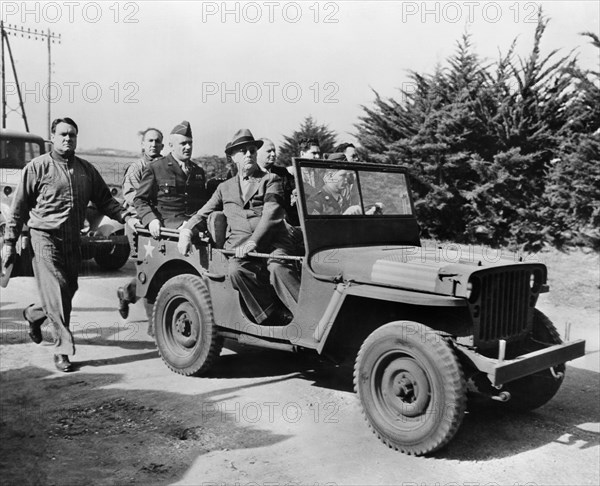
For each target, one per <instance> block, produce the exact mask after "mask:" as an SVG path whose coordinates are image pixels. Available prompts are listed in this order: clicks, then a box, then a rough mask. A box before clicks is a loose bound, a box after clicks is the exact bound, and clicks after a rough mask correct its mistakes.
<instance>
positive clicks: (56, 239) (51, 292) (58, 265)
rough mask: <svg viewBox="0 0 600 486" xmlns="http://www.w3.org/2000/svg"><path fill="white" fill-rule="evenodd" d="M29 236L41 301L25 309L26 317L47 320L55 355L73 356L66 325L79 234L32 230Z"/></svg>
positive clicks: (77, 261)
mask: <svg viewBox="0 0 600 486" xmlns="http://www.w3.org/2000/svg"><path fill="white" fill-rule="evenodd" d="M65 226H66V225H65ZM30 234H31V246H32V253H33V261H32V264H33V275H34V277H35V282H36V285H37V288H38V292H39V298H40V302H39V303H35V304H33V305H32V306H30V307H29V308H28V311H27V312H28V317H29V318H30V320H32V321H36V322H41V321H43V320H44V318H46V319H48V320H49V321H50V323H51V324H52V330H53V334H54V349H53V351H54V353H55V354H69V355H73V354H75V343H74V341H73V335H72V334H71V331H70V330H69V325H70V320H71V310H72V302H73V296H74V295H75V292H76V291H77V289H78V283H77V279H78V277H79V267H80V265H81V246H80V240H79V234H78V233H73V230H72V229H70V228H67V227H65V228H64V229H59V230H52V231H46V230H36V229H33V228H31V229H30Z"/></svg>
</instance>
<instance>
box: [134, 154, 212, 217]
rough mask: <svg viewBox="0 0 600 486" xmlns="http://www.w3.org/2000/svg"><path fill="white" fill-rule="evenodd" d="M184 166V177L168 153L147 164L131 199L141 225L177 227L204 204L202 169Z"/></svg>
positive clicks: (204, 191)
mask: <svg viewBox="0 0 600 486" xmlns="http://www.w3.org/2000/svg"><path fill="white" fill-rule="evenodd" d="M186 166H187V171H188V173H187V174H186V173H185V172H184V171H183V169H182V168H181V167H180V165H179V162H178V161H177V160H176V159H175V158H174V157H173V156H172V155H171V154H169V155H167V156H166V157H161V158H159V159H156V160H154V161H152V162H151V163H150V164H149V165H148V167H147V168H146V170H145V171H144V174H143V175H142V180H141V181H140V185H139V187H138V190H137V193H136V195H135V198H134V204H135V209H136V212H137V216H138V219H139V220H140V221H141V222H142V224H143V225H144V226H148V224H149V223H150V221H152V220H154V219H159V220H160V223H161V226H165V227H167V228H178V227H179V226H180V225H181V224H182V223H184V222H185V221H187V220H188V219H189V218H190V217H191V216H192V215H193V214H195V213H196V211H198V209H200V208H201V207H202V206H203V205H204V204H205V203H206V201H207V199H208V194H207V192H206V175H205V173H204V169H203V168H202V167H200V166H198V165H196V164H194V163H192V162H188V163H187V164H186Z"/></svg>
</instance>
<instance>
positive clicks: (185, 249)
mask: <svg viewBox="0 0 600 486" xmlns="http://www.w3.org/2000/svg"><path fill="white" fill-rule="evenodd" d="M177 249H178V250H179V253H181V254H182V255H183V256H188V255H190V254H191V253H192V252H193V247H192V230H189V229H182V230H179V240H178V241H177Z"/></svg>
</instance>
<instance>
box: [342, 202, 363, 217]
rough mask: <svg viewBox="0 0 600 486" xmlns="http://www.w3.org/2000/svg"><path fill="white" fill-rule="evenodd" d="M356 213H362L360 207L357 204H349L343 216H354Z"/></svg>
mask: <svg viewBox="0 0 600 486" xmlns="http://www.w3.org/2000/svg"><path fill="white" fill-rule="evenodd" d="M357 214H362V209H360V206H359V205H358V204H356V205H354V206H350V207H349V208H348V209H346V211H344V216H356V215H357Z"/></svg>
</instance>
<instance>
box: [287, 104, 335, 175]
mask: <svg viewBox="0 0 600 486" xmlns="http://www.w3.org/2000/svg"><path fill="white" fill-rule="evenodd" d="M303 138H313V139H317V140H319V144H320V147H321V153H322V154H325V153H327V152H332V151H333V149H334V147H335V146H336V145H337V142H336V138H337V134H336V133H335V132H334V131H332V130H330V129H329V127H328V126H327V125H319V124H318V123H317V122H316V121H315V120H314V119H313V117H312V116H310V115H309V116H307V117H306V118H305V119H304V121H303V122H302V124H301V125H300V128H299V129H298V130H295V131H294V133H292V135H290V136H284V140H285V141H284V143H283V145H281V147H279V153H278V155H277V159H278V160H279V163H281V164H284V165H291V164H292V157H298V155H300V150H299V147H298V143H299V142H300V140H302V139H303Z"/></svg>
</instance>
